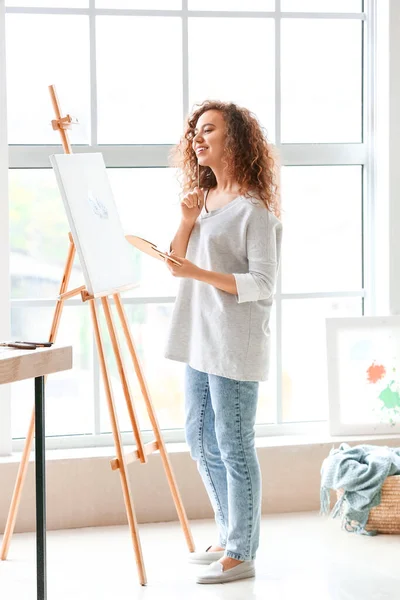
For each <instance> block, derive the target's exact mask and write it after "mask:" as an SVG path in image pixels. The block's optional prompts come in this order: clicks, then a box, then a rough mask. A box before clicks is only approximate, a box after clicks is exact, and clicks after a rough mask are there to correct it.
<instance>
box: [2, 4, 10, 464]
mask: <svg viewBox="0 0 400 600" xmlns="http://www.w3.org/2000/svg"><path fill="white" fill-rule="evenodd" d="M4 13H5V11H4V0H0V340H6V339H8V338H9V336H10V304H9V287H10V271H9V244H8V148H7V112H6V85H5V79H6V72H5V68H6V65H5V22H4V21H5V19H4V16H5V15H4ZM10 420H11V418H10V389H9V386H4V385H3V386H0V455H1V454H10V453H11V431H10V430H11V423H10Z"/></svg>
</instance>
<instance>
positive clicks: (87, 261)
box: [50, 153, 135, 297]
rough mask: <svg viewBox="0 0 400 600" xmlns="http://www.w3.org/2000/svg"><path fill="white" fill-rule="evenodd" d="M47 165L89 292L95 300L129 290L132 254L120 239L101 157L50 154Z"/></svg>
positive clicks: (133, 275) (115, 213)
mask: <svg viewBox="0 0 400 600" xmlns="http://www.w3.org/2000/svg"><path fill="white" fill-rule="evenodd" d="M50 161H51V164H52V167H53V169H54V172H55V174H56V177H57V183H58V187H59V189H60V192H61V196H62V199H63V202H64V206H65V210H66V213H67V216H68V221H69V225H70V228H71V233H72V236H73V238H74V243H75V246H76V249H77V252H78V255H79V259H80V263H81V266H82V270H83V273H84V277H85V283H86V287H87V290H88V292H89V293H90V294H92V295H93V296H95V297H99V296H103V295H105V294H111V293H113V292H115V291H122V290H124V289H129V288H131V287H133V286H134V282H135V273H134V262H133V249H132V247H131V246H130V245H129V244H128V242H127V241H126V239H125V235H124V231H123V228H122V224H121V222H120V219H119V215H118V211H117V207H116V205H115V202H114V198H113V194H112V190H111V187H110V183H109V181H108V177H107V171H106V167H105V164H104V160H103V156H102V154H100V153H92V154H86V153H85V154H55V155H53V156H51V157H50Z"/></svg>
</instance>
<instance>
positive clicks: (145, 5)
mask: <svg viewBox="0 0 400 600" xmlns="http://www.w3.org/2000/svg"><path fill="white" fill-rule="evenodd" d="M96 8H126V9H128V10H129V9H131V10H133V9H135V8H136V9H146V10H170V9H173V10H180V9H181V8H182V0H96Z"/></svg>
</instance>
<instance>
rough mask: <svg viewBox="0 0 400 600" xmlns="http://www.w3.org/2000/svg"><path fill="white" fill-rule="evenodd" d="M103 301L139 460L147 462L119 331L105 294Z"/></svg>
mask: <svg viewBox="0 0 400 600" xmlns="http://www.w3.org/2000/svg"><path fill="white" fill-rule="evenodd" d="M101 303H102V305H103V310H104V314H105V317H106V322H107V327H108V332H109V334H110V338H111V343H112V346H113V350H114V355H115V360H116V361H117V367H118V373H119V376H120V379H121V383H122V389H123V391H124V396H125V402H126V407H127V409H128V414H129V419H130V422H131V425H132V431H133V435H134V437H135V441H136V447H137V450H138V453H139V457H140V458H139V460H140V462H142V463H145V462H147V456H146V453H145V449H144V445H143V440H142V435H141V433H140V428H139V423H138V419H137V415H136V411H135V407H134V406H133V403H132V395H131V390H130V388H129V383H128V378H127V376H126V372H125V366H124V363H123V360H122V356H121V349H120V346H119V343H118V338H117V332H116V330H115V326H114V321H113V318H112V313H111V306H110V301H109V299H108V298H107V296H104V297H103V298H102V299H101Z"/></svg>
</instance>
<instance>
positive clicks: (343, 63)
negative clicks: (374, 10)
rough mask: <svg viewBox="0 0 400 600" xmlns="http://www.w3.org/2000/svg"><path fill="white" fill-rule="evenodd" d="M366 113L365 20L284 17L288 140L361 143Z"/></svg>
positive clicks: (285, 135) (284, 109)
mask: <svg viewBox="0 0 400 600" xmlns="http://www.w3.org/2000/svg"><path fill="white" fill-rule="evenodd" d="M338 40H340V44H339V43H338ZM361 117H362V23H361V22H359V21H353V20H351V21H346V20H340V19H332V20H330V19H326V20H319V19H284V20H283V21H282V141H283V142H292V143H308V142H313V143H325V142H360V141H361V120H362V119H361Z"/></svg>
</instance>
